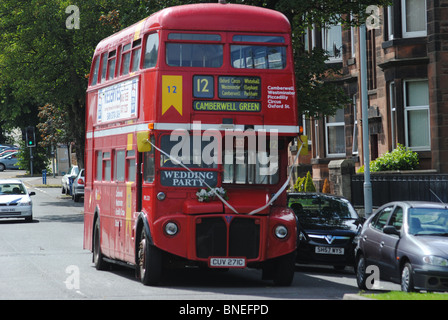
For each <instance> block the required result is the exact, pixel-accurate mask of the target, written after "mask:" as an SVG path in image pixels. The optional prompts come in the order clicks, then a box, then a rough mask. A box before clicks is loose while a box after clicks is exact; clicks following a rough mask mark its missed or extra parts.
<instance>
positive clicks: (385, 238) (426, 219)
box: [355, 201, 448, 292]
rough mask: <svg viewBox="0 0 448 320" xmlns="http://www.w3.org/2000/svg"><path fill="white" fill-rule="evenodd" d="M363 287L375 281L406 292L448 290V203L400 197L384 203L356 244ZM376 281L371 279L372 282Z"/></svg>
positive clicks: (359, 279) (360, 285) (367, 222)
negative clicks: (398, 287) (396, 285)
mask: <svg viewBox="0 0 448 320" xmlns="http://www.w3.org/2000/svg"><path fill="white" fill-rule="evenodd" d="M355 261H356V266H355V272H356V279H357V283H358V287H359V288H360V289H363V290H365V289H371V287H370V286H372V285H373V282H374V280H379V279H384V280H390V281H393V282H396V283H400V284H401V290H402V291H407V292H410V291H418V290H428V291H448V205H445V204H443V203H437V202H419V201H400V202H390V203H387V204H385V205H383V206H382V207H380V208H379V209H378V210H377V211H375V213H374V214H373V215H372V216H370V217H369V218H368V219H367V220H366V222H365V223H364V225H363V229H362V231H361V234H360V236H359V240H358V246H357V248H356V257H355ZM372 280H373V281H372Z"/></svg>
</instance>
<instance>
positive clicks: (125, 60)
mask: <svg viewBox="0 0 448 320" xmlns="http://www.w3.org/2000/svg"><path fill="white" fill-rule="evenodd" d="M130 65H131V44H130V43H128V44H127V45H125V46H123V53H122V55H121V74H122V75H125V74H128V73H129V66H130Z"/></svg>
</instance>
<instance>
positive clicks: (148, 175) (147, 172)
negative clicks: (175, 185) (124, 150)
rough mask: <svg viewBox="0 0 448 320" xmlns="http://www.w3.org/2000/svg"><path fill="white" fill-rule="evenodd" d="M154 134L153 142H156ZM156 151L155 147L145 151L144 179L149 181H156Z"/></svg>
mask: <svg viewBox="0 0 448 320" xmlns="http://www.w3.org/2000/svg"><path fill="white" fill-rule="evenodd" d="M154 141H155V139H154V136H152V137H151V142H152V143H154ZM154 156H155V153H154V148H151V151H148V152H145V153H143V179H144V181H145V182H147V183H152V182H154V176H155V159H154Z"/></svg>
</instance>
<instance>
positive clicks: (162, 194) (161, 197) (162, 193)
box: [157, 192, 166, 201]
mask: <svg viewBox="0 0 448 320" xmlns="http://www.w3.org/2000/svg"><path fill="white" fill-rule="evenodd" d="M165 197H166V194H165V192H159V193H158V194H157V199H159V200H160V201H162V200H165Z"/></svg>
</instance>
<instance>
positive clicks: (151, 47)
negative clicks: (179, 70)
mask: <svg viewBox="0 0 448 320" xmlns="http://www.w3.org/2000/svg"><path fill="white" fill-rule="evenodd" d="M158 52H159V34H158V33H152V34H149V35H148V36H147V38H146V47H145V61H144V64H143V68H145V69H148V68H154V67H155V66H156V64H157V55H158Z"/></svg>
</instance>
